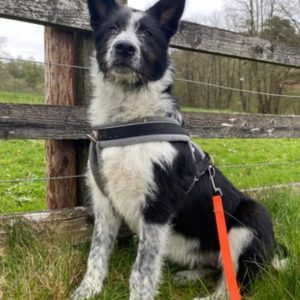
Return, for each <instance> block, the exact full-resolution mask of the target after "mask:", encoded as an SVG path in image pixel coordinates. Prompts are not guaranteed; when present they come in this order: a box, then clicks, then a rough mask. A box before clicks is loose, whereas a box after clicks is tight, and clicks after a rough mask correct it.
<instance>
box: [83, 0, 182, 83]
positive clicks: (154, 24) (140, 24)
mask: <svg viewBox="0 0 300 300" xmlns="http://www.w3.org/2000/svg"><path fill="white" fill-rule="evenodd" d="M184 5H185V0H160V1H159V2H157V3H156V4H155V5H153V6H152V7H151V8H149V9H148V10H147V11H146V12H134V11H132V10H131V9H129V8H127V7H125V6H123V5H120V4H118V3H117V2H116V0H88V7H89V11H90V17H91V26H92V28H93V30H94V31H95V41H96V55H97V56H96V57H97V61H98V64H99V68H100V71H101V72H102V73H103V74H104V78H105V79H106V80H110V81H114V82H119V83H124V84H130V85H139V84H145V83H147V82H150V81H156V80H159V79H160V78H161V77H162V76H163V75H164V73H165V71H166V69H167V68H168V66H169V61H168V45H169V41H170V39H171V37H172V36H173V35H174V34H175V33H176V30H177V27H178V23H179V20H180V17H181V15H182V13H183V10H184Z"/></svg>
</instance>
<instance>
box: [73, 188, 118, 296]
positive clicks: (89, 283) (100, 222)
mask: <svg viewBox="0 0 300 300" xmlns="http://www.w3.org/2000/svg"><path fill="white" fill-rule="evenodd" d="M92 194H93V195H92V196H93V202H94V214H95V227H94V232H93V237H92V243H91V250H90V254H89V258H88V264H87V272H86V274H85V276H84V278H83V280H82V282H81V284H80V286H79V287H78V288H77V290H76V291H75V292H74V293H73V294H72V296H71V297H70V300H82V299H89V298H91V297H93V296H95V295H97V294H99V293H100V292H101V289H102V285H103V280H104V279H105V277H106V274H107V269H108V260H109V257H110V254H111V252H112V248H113V244H114V240H115V238H116V236H117V233H118V230H119V228H120V224H121V217H120V216H119V215H118V214H117V213H116V212H115V210H114V209H113V208H112V206H111V203H110V201H109V200H108V199H107V198H106V197H105V196H104V195H103V194H102V193H101V192H100V190H99V189H98V188H97V187H96V186H94V187H93V189H92Z"/></svg>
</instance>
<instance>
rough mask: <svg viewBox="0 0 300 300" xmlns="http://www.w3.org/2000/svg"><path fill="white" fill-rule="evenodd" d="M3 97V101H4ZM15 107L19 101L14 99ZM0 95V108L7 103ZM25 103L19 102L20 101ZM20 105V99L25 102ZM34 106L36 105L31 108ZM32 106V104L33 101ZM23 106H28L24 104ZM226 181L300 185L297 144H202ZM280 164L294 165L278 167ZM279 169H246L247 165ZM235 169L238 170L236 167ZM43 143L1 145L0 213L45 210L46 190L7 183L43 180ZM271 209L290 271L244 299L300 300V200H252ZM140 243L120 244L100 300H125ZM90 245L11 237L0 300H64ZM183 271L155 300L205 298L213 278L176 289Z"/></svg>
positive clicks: (261, 196) (278, 195)
mask: <svg viewBox="0 0 300 300" xmlns="http://www.w3.org/2000/svg"><path fill="white" fill-rule="evenodd" d="M1 97H2V98H1ZM5 97H8V98H9V97H11V100H12V102H15V101H14V99H17V97H15V96H12V95H11V94H8V95H6V96H5ZM8 98H3V95H2V93H0V102H2V101H3V102H8V101H6V100H3V99H8ZM20 99H21V98H20ZM22 99H23V98H22ZM30 99H31V100H30ZM29 101H31V102H30V103H32V98H30V96H29ZM22 102H23V101H22ZM195 141H196V142H197V143H198V144H199V145H200V146H201V147H202V148H203V149H204V150H205V151H207V152H209V153H210V154H211V155H213V156H214V158H215V162H216V164H217V165H219V166H220V167H221V170H222V171H223V172H224V173H225V174H226V175H227V176H228V178H229V179H230V180H231V181H232V182H233V183H234V184H235V185H237V186H238V187H240V188H250V187H260V186H269V185H277V184H283V183H289V182H300V162H299V160H300V158H299V149H300V140H299V139H298V140H295V139H293V140H292V139H276V140H275V139H272V140H270V139H255V140H254V139H252V140H250V139H211V140H208V139H197V140H195ZM281 162H289V163H285V164H279V163H281ZM261 163H262V164H264V163H271V164H274V165H265V166H245V164H261ZM232 165H235V166H232ZM44 166H45V162H44V142H42V141H0V213H9V212H17V211H32V210H40V209H43V208H45V200H44V199H45V182H44V181H37V182H31V181H28V182H14V183H13V182H3V180H14V179H19V178H40V177H44V175H45V171H44ZM255 197H256V198H257V199H258V201H260V202H262V203H264V204H265V205H266V206H267V208H268V209H269V211H270V213H271V215H272V217H273V220H274V227H275V232H276V236H277V239H278V240H279V241H280V242H281V243H283V244H284V245H286V246H287V247H288V250H289V259H290V263H289V265H288V267H287V269H286V270H284V271H283V272H277V271H275V270H274V269H272V268H269V269H268V270H266V275H265V276H264V277H263V278H260V279H259V280H257V281H256V282H255V284H254V285H253V287H252V290H251V292H250V293H249V295H248V296H247V297H246V299H251V300H288V299H293V300H298V299H300V243H299V241H300V227H299V224H300V194H299V192H296V191H293V190H291V189H289V188H286V189H281V190H274V191H268V192H263V193H255ZM136 245H137V239H136V238H133V239H129V240H120V241H118V243H117V244H116V247H115V251H114V253H113V257H112V259H111V264H110V272H109V277H108V279H107V280H106V284H105V288H104V290H103V293H102V295H101V296H100V297H97V298H96V299H101V300H104V299H105V300H124V299H128V295H129V291H128V280H129V275H130V269H131V266H132V264H133V261H134V257H135V255H136ZM88 250H89V245H88V244H82V245H73V243H72V242H71V241H70V240H68V239H61V238H59V237H57V236H49V237H47V238H43V239H41V238H39V237H34V236H33V235H32V233H31V232H30V231H29V230H28V229H27V228H26V227H24V226H16V227H14V228H12V229H11V232H10V234H9V237H8V241H7V245H6V248H5V255H1V248H0V299H3V300H27V299H30V300H41V299H51V300H52V299H53V300H61V299H62V300H63V299H66V298H67V296H68V295H69V293H70V291H72V290H73V289H74V288H75V287H76V286H77V285H78V284H79V282H80V280H81V278H82V276H83V274H84V270H85V269H86V259H87V255H88ZM177 270H181V268H179V267H178V266H174V265H172V264H169V263H166V265H165V267H164V274H163V280H162V285H161V287H160V293H159V295H158V296H157V298H156V299H158V300H191V299H193V298H194V297H196V296H205V295H207V293H208V291H210V290H211V289H212V288H213V287H214V285H215V284H214V280H213V279H215V278H208V279H205V280H199V281H198V282H197V283H196V284H188V285H185V286H182V285H179V284H178V283H176V282H174V280H173V279H172V276H173V274H174V273H175V271H177Z"/></svg>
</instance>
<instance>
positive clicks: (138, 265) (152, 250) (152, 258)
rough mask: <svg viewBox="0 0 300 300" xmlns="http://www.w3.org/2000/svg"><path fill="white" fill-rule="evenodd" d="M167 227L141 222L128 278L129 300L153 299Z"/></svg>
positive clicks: (165, 225)
mask: <svg viewBox="0 0 300 300" xmlns="http://www.w3.org/2000/svg"><path fill="white" fill-rule="evenodd" d="M168 227H169V226H168V225H167V224H164V225H159V224H149V223H147V222H145V221H143V222H142V224H141V227H140V236H139V238H140V240H139V247H138V255H137V258H136V260H135V263H134V266H133V271H132V273H131V277H130V300H152V299H154V296H155V293H156V288H157V284H158V281H159V279H160V273H161V268H162V263H163V254H164V248H165V244H166V240H167V235H168Z"/></svg>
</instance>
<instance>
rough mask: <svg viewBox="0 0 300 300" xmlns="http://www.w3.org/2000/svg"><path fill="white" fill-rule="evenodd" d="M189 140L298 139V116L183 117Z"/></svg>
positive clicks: (215, 115)
mask: <svg viewBox="0 0 300 300" xmlns="http://www.w3.org/2000/svg"><path fill="white" fill-rule="evenodd" d="M183 116H184V122H185V128H186V130H187V131H188V132H189V134H190V135H191V136H194V137H205V138H231V137H232V138H299V137H300V116H280V115H260V114H227V113H184V114H183Z"/></svg>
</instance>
